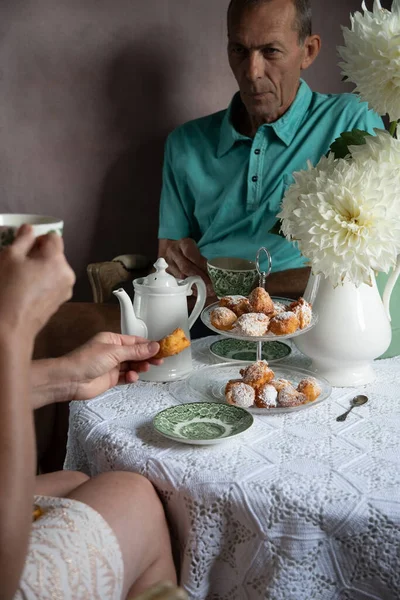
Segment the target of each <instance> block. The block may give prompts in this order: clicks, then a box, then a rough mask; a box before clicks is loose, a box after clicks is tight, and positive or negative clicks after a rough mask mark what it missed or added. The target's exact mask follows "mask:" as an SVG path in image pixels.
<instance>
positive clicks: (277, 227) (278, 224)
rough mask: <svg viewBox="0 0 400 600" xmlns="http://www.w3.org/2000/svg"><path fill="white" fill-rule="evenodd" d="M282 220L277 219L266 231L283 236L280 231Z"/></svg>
mask: <svg viewBox="0 0 400 600" xmlns="http://www.w3.org/2000/svg"><path fill="white" fill-rule="evenodd" d="M281 227H282V221H281V220H280V219H278V220H277V222H276V223H275V225H274V226H273V227H272V229H270V230H269V232H268V233H272V234H273V235H280V236H281V237H283V238H284V237H285V236H284V235H283V233H282V231H281Z"/></svg>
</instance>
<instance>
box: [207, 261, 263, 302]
mask: <svg viewBox="0 0 400 600" xmlns="http://www.w3.org/2000/svg"><path fill="white" fill-rule="evenodd" d="M207 271H208V274H209V276H210V279H211V283H212V285H213V288H214V292H215V295H216V296H217V297H218V298H223V297H224V296H235V295H239V296H248V295H249V294H250V292H251V290H252V289H253V288H254V287H255V286H256V285H257V282H258V271H257V268H256V264H255V262H254V261H252V260H247V259H245V258H224V257H220V258H212V259H211V260H209V261H208V262H207Z"/></svg>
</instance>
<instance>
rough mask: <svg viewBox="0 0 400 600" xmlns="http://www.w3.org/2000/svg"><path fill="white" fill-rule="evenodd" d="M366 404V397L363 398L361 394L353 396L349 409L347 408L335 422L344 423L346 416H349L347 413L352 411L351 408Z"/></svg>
mask: <svg viewBox="0 0 400 600" xmlns="http://www.w3.org/2000/svg"><path fill="white" fill-rule="evenodd" d="M366 402H368V397H367V396H364V395H363V394H359V395H358V396H354V398H353V400H351V407H350V408H349V410H347V411H346V412H345V413H343V415H340V416H339V417H337V418H336V421H345V420H346V419H347V415H348V414H349V412H351V411H352V410H353V408H354V407H355V406H362V405H363V404H365V403H366Z"/></svg>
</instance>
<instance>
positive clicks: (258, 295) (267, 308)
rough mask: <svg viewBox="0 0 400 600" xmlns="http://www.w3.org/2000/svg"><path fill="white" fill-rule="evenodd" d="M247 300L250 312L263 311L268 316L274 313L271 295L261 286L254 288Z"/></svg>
mask: <svg viewBox="0 0 400 600" xmlns="http://www.w3.org/2000/svg"><path fill="white" fill-rule="evenodd" d="M249 301H250V304H251V308H252V311H251V312H255V313H264V314H265V315H268V316H270V315H272V314H273V313H274V303H273V302H272V299H271V296H270V295H269V294H268V292H267V291H266V290H264V288H262V287H256V288H254V290H253V291H252V292H251V293H250V295H249Z"/></svg>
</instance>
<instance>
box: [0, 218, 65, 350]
mask: <svg viewBox="0 0 400 600" xmlns="http://www.w3.org/2000/svg"><path fill="white" fill-rule="evenodd" d="M0 282H1V294H0V315H1V319H0V332H1V331H4V332H6V333H7V334H9V333H10V332H20V333H21V335H22V337H23V338H24V339H26V336H27V335H28V336H31V337H32V339H33V338H34V337H35V335H36V334H37V333H38V332H39V331H40V329H41V328H42V327H43V325H45V323H46V322H47V321H48V319H49V318H50V317H51V316H52V314H53V313H55V312H56V310H57V309H58V307H59V306H60V304H62V303H63V302H65V301H67V300H69V298H70V297H71V295H72V287H73V285H74V283H75V275H74V272H73V271H72V269H71V267H70V266H69V265H68V263H67V261H66V258H65V255H64V245H63V240H62V238H61V237H60V236H59V235H57V234H55V233H50V234H47V235H44V236H40V237H38V238H35V237H34V234H33V230H32V227H31V226H30V225H23V226H22V227H20V229H19V230H18V233H17V236H16V238H15V241H14V242H13V243H12V244H11V245H10V246H8V247H7V248H5V249H4V250H2V251H1V252H0Z"/></svg>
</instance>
